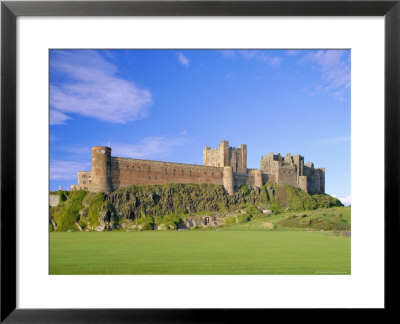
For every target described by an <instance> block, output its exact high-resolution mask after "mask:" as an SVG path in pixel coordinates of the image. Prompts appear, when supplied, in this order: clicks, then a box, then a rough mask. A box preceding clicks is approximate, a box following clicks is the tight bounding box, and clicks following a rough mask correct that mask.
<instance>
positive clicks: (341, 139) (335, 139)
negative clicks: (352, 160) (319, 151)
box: [312, 136, 351, 145]
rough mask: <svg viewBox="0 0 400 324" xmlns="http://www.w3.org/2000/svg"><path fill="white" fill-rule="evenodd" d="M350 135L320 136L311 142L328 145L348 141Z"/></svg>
mask: <svg viewBox="0 0 400 324" xmlns="http://www.w3.org/2000/svg"><path fill="white" fill-rule="evenodd" d="M350 140H351V137H350V136H337V137H329V138H322V139H319V140H316V141H314V142H312V144H313V145H330V144H342V143H347V142H350Z"/></svg>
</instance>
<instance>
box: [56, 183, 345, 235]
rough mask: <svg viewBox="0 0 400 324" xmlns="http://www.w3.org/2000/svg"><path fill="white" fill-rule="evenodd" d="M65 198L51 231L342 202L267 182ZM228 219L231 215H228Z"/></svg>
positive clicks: (246, 217)
mask: <svg viewBox="0 0 400 324" xmlns="http://www.w3.org/2000/svg"><path fill="white" fill-rule="evenodd" d="M58 194H59V195H60V202H59V204H58V206H56V207H50V230H53V229H54V230H56V231H67V230H73V231H74V230H97V231H99V230H100V231H102V230H106V229H108V230H111V229H121V228H122V229H124V228H137V229H139V230H150V229H153V228H154V227H155V226H156V227H158V228H165V229H177V228H178V226H179V224H181V223H182V221H183V220H184V219H185V218H187V217H191V216H193V215H199V214H204V213H206V214H209V215H210V214H218V215H219V216H224V215H227V214H229V213H232V212H237V211H238V210H240V209H242V208H245V211H244V212H243V213H241V214H239V215H238V216H237V217H234V221H235V222H237V223H246V222H248V221H250V220H251V219H254V218H255V217H263V215H262V213H260V210H262V209H269V210H271V211H272V212H273V213H274V214H279V213H282V212H285V211H288V210H293V211H302V210H314V209H317V208H328V207H335V206H342V204H341V202H340V201H339V200H338V199H336V198H334V197H331V196H329V195H326V194H317V195H309V194H307V193H306V192H304V191H301V190H300V189H298V188H293V187H291V186H278V185H276V184H272V183H267V184H265V185H264V186H263V187H262V188H247V187H243V186H242V187H241V188H240V190H238V191H237V192H236V193H235V194H234V195H232V196H230V195H228V193H227V192H226V191H225V189H224V187H223V186H222V185H213V184H165V185H143V186H135V185H134V186H128V187H124V188H121V189H119V190H116V191H115V192H113V193H111V194H103V193H97V194H94V193H88V192H85V191H72V192H66V191H61V192H58ZM225 219H226V221H227V222H228V223H229V222H233V220H229V219H230V217H229V216H228V217H226V218H225Z"/></svg>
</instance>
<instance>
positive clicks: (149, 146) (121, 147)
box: [111, 137, 186, 160]
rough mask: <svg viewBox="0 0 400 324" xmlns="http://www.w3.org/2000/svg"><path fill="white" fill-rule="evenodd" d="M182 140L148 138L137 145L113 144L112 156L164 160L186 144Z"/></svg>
mask: <svg viewBox="0 0 400 324" xmlns="http://www.w3.org/2000/svg"><path fill="white" fill-rule="evenodd" d="M185 141H186V140H185V139H181V138H174V139H171V138H165V137H146V138H144V139H142V140H141V141H140V142H139V143H137V144H121V143H111V149H112V155H113V156H120V157H127V158H136V159H156V160H157V159H162V158H165V157H167V156H168V155H170V154H171V153H172V152H173V151H174V150H175V149H176V148H177V147H178V146H181V145H183V144H184V143H185Z"/></svg>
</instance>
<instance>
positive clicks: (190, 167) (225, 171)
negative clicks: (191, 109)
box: [70, 141, 325, 195]
mask: <svg viewBox="0 0 400 324" xmlns="http://www.w3.org/2000/svg"><path fill="white" fill-rule="evenodd" d="M203 164H204V165H196V164H184V163H172V162H159V161H152V160H139V159H126V158H121V157H114V156H111V148H109V147H105V146H95V147H92V171H79V172H78V184H77V185H72V186H71V188H70V189H71V190H87V191H91V192H106V193H110V192H112V191H114V190H116V189H118V188H121V187H125V186H129V185H148V184H165V183H198V184H200V183H212V184H220V185H223V186H224V187H225V190H226V191H227V192H228V193H229V194H230V195H232V194H233V193H234V192H235V191H236V190H237V189H238V188H240V187H241V186H242V185H245V186H247V187H259V188H260V187H262V186H263V184H265V183H266V182H273V183H276V184H278V185H285V184H287V185H291V186H293V187H298V188H300V189H302V190H304V191H306V192H308V193H324V192H325V169H324V168H314V164H313V163H311V162H309V163H304V157H302V156H301V155H293V156H292V155H290V154H286V155H285V156H284V157H282V156H281V155H280V154H279V153H278V154H274V153H269V154H268V155H265V156H263V157H262V158H261V165H260V169H248V168H247V145H244V144H241V145H240V146H239V147H238V148H234V147H230V146H229V144H228V141H221V142H220V144H219V147H217V148H215V149H211V148H210V147H205V148H204V149H203Z"/></svg>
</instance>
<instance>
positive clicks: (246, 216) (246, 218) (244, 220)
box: [237, 213, 251, 223]
mask: <svg viewBox="0 0 400 324" xmlns="http://www.w3.org/2000/svg"><path fill="white" fill-rule="evenodd" d="M250 218H251V216H250V215H249V214H247V213H246V214H240V215H238V217H237V221H238V223H247V222H248V221H249V220H250Z"/></svg>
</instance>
